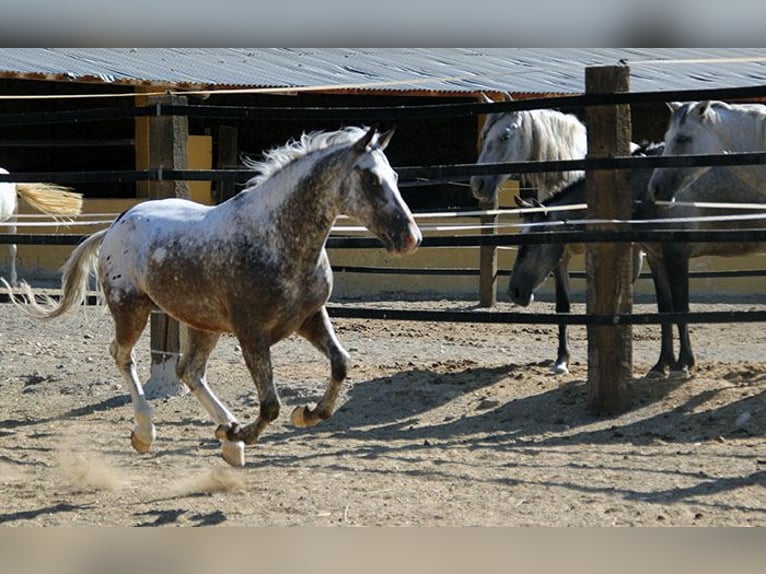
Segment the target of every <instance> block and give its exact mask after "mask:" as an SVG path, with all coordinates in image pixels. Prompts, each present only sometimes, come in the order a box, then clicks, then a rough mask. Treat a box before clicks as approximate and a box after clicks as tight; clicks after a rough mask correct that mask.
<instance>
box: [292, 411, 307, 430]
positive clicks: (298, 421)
mask: <svg viewBox="0 0 766 574" xmlns="http://www.w3.org/2000/svg"><path fill="white" fill-rule="evenodd" d="M307 412H308V407H295V408H294V409H293V412H292V413H290V422H291V423H293V426H296V427H299V428H306V427H310V426H312V424H311V423H310V422H309V421H308V419H307V418H306V413H307Z"/></svg>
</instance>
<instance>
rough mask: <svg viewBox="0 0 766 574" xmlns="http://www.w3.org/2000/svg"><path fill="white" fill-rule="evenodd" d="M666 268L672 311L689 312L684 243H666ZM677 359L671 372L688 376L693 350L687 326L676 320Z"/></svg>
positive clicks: (693, 361)
mask: <svg viewBox="0 0 766 574" xmlns="http://www.w3.org/2000/svg"><path fill="white" fill-rule="evenodd" d="M664 259H665V261H666V262H667V264H666V266H667V267H666V268H667V269H672V273H669V274H668V275H669V279H670V293H671V296H672V299H673V311H675V312H676V313H688V312H689V257H688V255H687V254H686V250H685V246H684V245H675V244H673V245H671V244H668V245H666V246H665V249H664ZM678 339H679V349H678V361H677V362H676V363H675V365H674V366H673V368H672V369H671V374H673V375H675V376H681V377H689V376H691V373H692V371H693V369H694V364H695V360H694V352H693V351H692V342H691V338H690V337H689V326H688V324H687V323H685V322H683V321H679V322H678Z"/></svg>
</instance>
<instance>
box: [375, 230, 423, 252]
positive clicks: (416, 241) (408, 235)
mask: <svg viewBox="0 0 766 574" xmlns="http://www.w3.org/2000/svg"><path fill="white" fill-rule="evenodd" d="M422 242H423V235H422V234H421V232H420V228H419V227H418V226H417V225H416V224H415V223H411V224H409V225H408V226H407V229H406V230H404V231H403V232H402V233H399V234H397V235H396V236H394V237H390V236H389V237H387V238H385V239H384V243H385V244H386V250H387V251H388V252H389V253H391V254H392V255H409V254H410V253H414V252H415V250H417V248H418V247H420V244H421V243H422Z"/></svg>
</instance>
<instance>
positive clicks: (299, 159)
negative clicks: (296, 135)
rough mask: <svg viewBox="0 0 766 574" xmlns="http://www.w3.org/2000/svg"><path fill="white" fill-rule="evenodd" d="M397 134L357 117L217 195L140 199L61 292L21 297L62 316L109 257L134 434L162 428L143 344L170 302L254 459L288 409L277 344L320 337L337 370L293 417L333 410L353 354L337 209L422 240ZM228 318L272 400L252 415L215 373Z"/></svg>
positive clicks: (380, 233) (227, 425)
mask: <svg viewBox="0 0 766 574" xmlns="http://www.w3.org/2000/svg"><path fill="white" fill-rule="evenodd" d="M391 135H392V132H387V133H384V134H379V133H377V132H376V131H375V130H374V129H370V130H368V131H365V130H363V129H362V128H357V127H353V128H346V129H343V130H339V131H337V132H315V133H311V134H304V135H303V136H302V137H301V138H300V139H299V140H297V141H293V142H291V143H289V144H288V145H286V146H284V147H282V148H278V149H274V150H272V151H270V152H267V154H266V156H265V159H264V161H262V162H251V163H250V164H249V165H250V167H252V168H254V169H255V170H257V171H258V172H259V174H258V175H257V176H256V177H254V178H253V179H251V180H250V182H249V185H248V187H247V189H245V190H243V191H242V192H241V193H239V194H238V195H236V196H234V197H233V198H231V199H230V200H228V201H226V202H224V203H222V204H219V205H217V206H215V207H209V206H204V205H200V204H197V203H194V202H191V201H187V200H183V199H164V200H155V201H147V202H144V203H142V204H140V205H137V206H135V207H133V208H131V209H129V210H128V211H126V212H125V213H123V214H122V215H120V216H119V217H118V218H117V219H116V220H115V222H114V223H113V224H112V225H111V226H110V227H109V228H108V229H105V230H102V231H99V232H97V233H95V234H93V235H91V236H90V237H89V238H88V239H86V240H85V241H84V242H83V243H81V244H80V245H79V246H78V247H77V248H76V249H75V250H74V252H73V253H72V255H71V257H70V258H69V260H68V261H67V262H66V264H65V266H64V268H63V278H62V288H63V295H62V298H61V300H60V302H59V303H54V302H50V301H49V302H47V303H45V304H40V303H36V302H35V301H34V298H33V292H32V290H31V289H29V287H28V286H27V287H26V288H25V292H26V297H27V300H28V301H27V302H28V305H25V306H23V307H22V309H25V310H27V311H28V312H29V313H30V314H31V315H33V316H36V317H41V318H53V317H57V316H59V315H62V314H63V313H65V312H66V311H68V310H70V309H71V308H72V307H73V306H75V305H77V304H79V303H80V302H81V300H82V299H83V295H84V288H85V284H86V280H87V277H88V271H89V266H90V265H92V263H93V260H94V259H95V258H96V257H97V258H98V277H99V281H100V284H101V285H102V287H103V291H104V295H105V298H106V302H107V305H108V306H109V310H110V311H111V314H112V317H113V318H114V323H115V330H116V332H115V337H114V341H113V342H112V343H111V347H110V351H111V354H112V356H113V357H114V359H115V361H116V363H117V367H118V369H119V370H120V372H121V373H122V375H123V377H124V379H125V381H126V383H127V385H128V388H129V389H130V394H131V400H132V403H133V409H134V414H135V420H136V424H135V426H134V428H133V432H132V434H131V442H132V444H133V447H134V448H135V449H136V450H138V451H139V452H146V451H148V450H149V448H150V447H151V444H152V442H153V440H154V438H155V428H154V424H153V423H152V419H151V408H150V406H149V403H148V402H147V400H146V399H145V397H144V394H143V390H142V386H141V383H140V382H139V380H138V375H137V373H136V363H135V359H134V351H133V348H134V346H135V344H136V342H137V341H138V338H139V336H140V335H141V332H142V331H143V329H144V327H145V325H146V321H147V318H148V317H149V313H150V311H151V310H152V309H153V308H159V309H161V310H163V311H164V312H165V313H167V314H168V315H170V316H172V317H174V318H175V319H177V320H178V321H180V322H181V323H183V324H185V325H186V326H187V327H188V337H187V340H186V342H185V345H184V348H183V349H182V355H181V359H180V361H179V363H178V366H177V369H176V370H177V374H178V377H179V378H180V379H181V380H182V381H184V383H186V384H187V385H188V386H189V388H190V389H191V391H192V393H193V394H194V396H195V397H197V399H199V401H200V402H201V403H202V405H203V407H204V408H205V409H206V411H207V412H208V413H209V415H210V416H211V417H212V419H213V420H214V421H215V422H216V423H217V424H218V427H217V429H216V431H215V436H216V437H217V438H218V439H220V440H221V441H222V443H223V444H222V451H223V457H224V459H225V460H226V461H227V462H229V463H230V464H232V465H235V466H242V465H243V464H244V445H245V444H253V443H255V442H256V441H257V439H258V437H259V435H260V434H261V432H262V431H263V430H264V428H265V427H266V426H267V425H268V424H269V423H270V422H271V421H273V420H274V419H275V418H276V417H277V415H278V414H279V410H280V401H279V397H278V394H277V390H276V388H275V386H274V381H273V375H272V363H271V353H270V347H271V346H272V345H274V344H275V343H277V342H278V341H280V340H282V339H284V338H285V337H287V336H288V335H290V334H292V333H294V332H297V333H298V334H299V335H301V336H303V337H304V338H306V339H307V340H308V341H310V342H311V343H312V344H313V345H314V346H315V347H317V348H318V349H319V350H320V351H321V352H322V353H324V355H325V356H326V357H327V358H328V359H329V361H330V371H331V374H330V380H329V383H328V385H327V388H326V390H325V393H324V395H323V397H322V399H321V400H320V401H319V403H318V404H317V405H316V407H315V408H309V407H306V406H302V407H297V408H296V409H295V410H294V411H293V412H292V416H291V420H292V422H293V424H295V425H297V426H301V427H304V426H310V425H315V424H317V423H318V422H320V421H321V420H323V419H326V418H328V417H329V416H330V415H332V413H333V410H334V407H335V403H336V399H337V396H338V393H339V391H340V387H341V383H342V382H343V380H344V379H345V378H346V372H347V369H348V366H349V355H348V353H347V352H346V351H345V350H344V348H343V347H342V346H341V344H340V342H339V341H338V339H337V338H336V336H335V333H334V330H333V327H332V325H331V323H330V320H329V317H328V314H327V311H326V309H325V303H326V302H327V300H328V298H329V296H330V292H331V289H332V270H331V268H330V263H329V260H328V257H327V253H326V250H325V243H326V240H327V237H328V235H329V233H330V230H331V228H332V226H333V223H334V221H335V219H336V217H337V216H338V215H339V214H341V213H345V214H348V215H350V216H352V217H354V218H356V219H358V220H359V221H360V222H361V223H363V224H364V225H365V226H366V227H367V228H368V229H369V230H370V231H371V232H372V233H374V234H375V235H376V236H377V237H378V238H379V239H380V241H381V242H382V243H383V244H384V245H385V247H386V248H387V250H388V251H389V252H390V253H392V254H397V255H401V254H407V253H411V252H413V251H414V250H415V249H417V247H418V245H419V244H420V242H421V239H422V238H421V234H420V230H419V229H418V226H417V224H416V223H415V221H414V219H413V217H412V214H411V213H410V210H409V208H408V207H407V205H406V204H405V203H404V201H403V200H402V198H401V195H400V192H399V189H398V186H397V174H396V172H395V171H394V170H393V169H392V168H391V166H390V164H389V162H388V160H387V158H386V155H385V154H384V149H385V148H386V146H387V145H388V142H389V140H390V137H391ZM20 304H21V303H20ZM227 332H230V333H233V334H234V335H235V336H236V337H237V339H238V340H239V343H240V345H241V348H242V355H243V357H244V360H245V363H246V365H247V368H248V370H249V371H250V374H251V376H252V378H253V381H254V382H255V387H256V389H257V392H258V397H259V401H260V406H259V414H258V417H257V419H256V420H255V421H254V422H253V423H251V424H247V425H244V426H243V425H240V424H239V423H238V422H237V419H236V418H235V417H234V415H233V414H232V413H231V412H230V411H229V410H228V409H227V408H226V407H225V406H224V405H223V404H222V403H221V402H220V401H219V400H218V399H217V398H216V396H215V395H214V394H213V392H212V391H211V390H210V388H209V387H208V384H207V382H206V377H205V370H206V365H207V362H208V357H209V356H210V353H211V352H212V350H213V348H214V347H215V345H216V343H217V342H218V339H219V337H220V336H221V334H222V333H227Z"/></svg>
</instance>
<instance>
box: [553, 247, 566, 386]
mask: <svg viewBox="0 0 766 574" xmlns="http://www.w3.org/2000/svg"><path fill="white" fill-rule="evenodd" d="M553 278H554V280H555V284H556V313H569V311H570V307H571V304H570V299H569V255H568V254H566V253H565V254H564V257H562V259H561V261H560V262H559V264H558V265H557V266H556V268H555V269H554V271H553ZM551 373H553V374H554V375H567V374H569V340H568V338H567V326H566V323H561V324H559V348H558V352H557V354H556V362H555V363H554V365H553V367H551Z"/></svg>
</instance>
